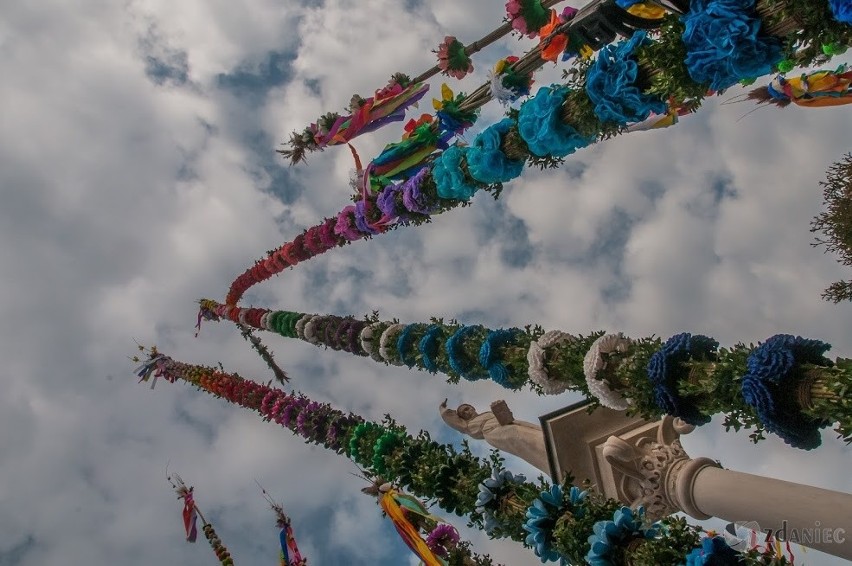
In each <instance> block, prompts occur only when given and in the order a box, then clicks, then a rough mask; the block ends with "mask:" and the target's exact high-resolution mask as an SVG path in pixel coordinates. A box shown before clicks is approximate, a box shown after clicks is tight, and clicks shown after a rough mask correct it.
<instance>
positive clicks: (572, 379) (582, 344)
mask: <svg viewBox="0 0 852 566" xmlns="http://www.w3.org/2000/svg"><path fill="white" fill-rule="evenodd" d="M604 334H605V332H604V331H603V330H600V331H597V332H593V333H592V334H590V335H588V336H583V335H582V334H579V335H577V336H576V338H577V339H576V340H571V341H568V342H565V343H562V344H559V345H558V346H554V347H552V348H548V349H547V358H546V360H545V363H544V365H545V368H546V370H547V375H548V376H551V377H553V378H554V379H558V380H559V381H564V382H566V383H568V384H569V387H570V388H571V389H573V390H575V391H580V392H582V393H583V395H585V396H586V397H588V398H592V395H591V393H589V387H588V386H587V385H586V377H585V374H584V373H583V360H584V359H585V357H586V353H587V352H588V351H589V348H591V346H592V343H593V342H594V341H595V340H597V339H598V338H600V337H601V336H603V335H604Z"/></svg>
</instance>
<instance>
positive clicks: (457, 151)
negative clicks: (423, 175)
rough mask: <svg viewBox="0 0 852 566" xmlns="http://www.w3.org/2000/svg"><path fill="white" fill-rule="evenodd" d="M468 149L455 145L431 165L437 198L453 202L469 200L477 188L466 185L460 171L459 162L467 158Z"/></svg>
mask: <svg viewBox="0 0 852 566" xmlns="http://www.w3.org/2000/svg"><path fill="white" fill-rule="evenodd" d="M467 152H468V148H467V147H460V146H457V145H454V146H451V147H448V148H447V149H446V150H444V152H443V153H442V154H441V156H440V157H438V158H437V159H436V160H435V163H434V165H432V179H433V180H434V181H435V186H436V187H437V190H438V196H439V197H441V198H446V199H453V200H464V201H467V200H470V197H472V196H473V194H474V193H475V192H476V191H478V190H479V187H477V186H476V185H473V184H471V183H468V182H467V181H465V179H464V173H463V172H462V170H461V160H462V158H465V157H466V156H467Z"/></svg>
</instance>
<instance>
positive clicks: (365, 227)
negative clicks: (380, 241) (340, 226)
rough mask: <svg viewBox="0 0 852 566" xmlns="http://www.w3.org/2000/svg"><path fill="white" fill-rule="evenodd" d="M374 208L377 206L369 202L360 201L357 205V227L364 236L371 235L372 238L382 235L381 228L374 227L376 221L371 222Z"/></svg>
mask: <svg viewBox="0 0 852 566" xmlns="http://www.w3.org/2000/svg"><path fill="white" fill-rule="evenodd" d="M373 206H375V205H374V203H372V202H370V201H367V200H359V201H358V202H356V203H355V227H356V228H358V230H359V231H360V232H361V233H362V234H369V235H370V236H375V235H376V234H381V233H382V229H381V228H377V227H375V226H374V224H375V221H373V220H370V214H371V210H372V208H373ZM376 220H378V219H376Z"/></svg>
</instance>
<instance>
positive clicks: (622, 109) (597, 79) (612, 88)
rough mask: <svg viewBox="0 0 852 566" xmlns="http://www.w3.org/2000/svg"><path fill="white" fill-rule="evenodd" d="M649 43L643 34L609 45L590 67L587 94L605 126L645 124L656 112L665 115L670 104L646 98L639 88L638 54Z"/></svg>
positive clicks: (637, 33)
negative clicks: (606, 123)
mask: <svg viewBox="0 0 852 566" xmlns="http://www.w3.org/2000/svg"><path fill="white" fill-rule="evenodd" d="M646 41H649V40H648V39H647V34H646V33H645V32H644V31H640V32H636V33H634V34H633V37H631V38H630V39H629V40H627V41H622V42H620V43H618V44H615V45H607V46H606V47H604V48H603V49H601V51H600V53H599V54H598V58H597V59H596V60H595V62H594V63H593V64H592V66H591V67H589V71H588V74H587V75H586V94H588V96H589V99H590V100H591V101H592V104H593V105H594V108H595V114H596V115H597V117H598V119H599V120H600V121H601V122H614V123H616V124H618V125H625V124H628V123H631V122H641V121H642V120H644V119H645V118H647V117H648V116H649V115H650V114H651V113H652V112H654V113H656V114H663V113H665V111H666V103H665V102H664V101H663V100H661V99H660V98H658V97H656V96H652V95H647V94H642V91H641V90H639V87H637V86H636V79H637V78H638V76H639V64H638V63H637V62H636V58H635V52H636V49H637V48H638V47H639V46H641V45H642V44H644V43H645V42H646Z"/></svg>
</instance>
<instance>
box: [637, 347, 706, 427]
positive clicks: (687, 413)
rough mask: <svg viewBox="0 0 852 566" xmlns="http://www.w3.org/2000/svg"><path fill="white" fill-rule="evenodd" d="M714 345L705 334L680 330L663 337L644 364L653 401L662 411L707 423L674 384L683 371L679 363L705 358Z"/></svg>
mask: <svg viewBox="0 0 852 566" xmlns="http://www.w3.org/2000/svg"><path fill="white" fill-rule="evenodd" d="M718 347H719V343H718V342H717V341H715V340H713V339H712V338H710V337H708V336H702V335H700V334H696V335H692V334H689V333H687V332H684V333H682V334H676V335H674V336H672V337H671V338H669V339H668V340H666V343H665V344H663V347H662V348H660V350H659V351H657V352H655V353H654V355H653V356H651V359H650V360H648V365H647V366H646V371H647V373H648V381H650V382H651V385H653V386H654V402H655V403H656V404H657V407H658V408H659V409H660V410H661V411H662V412H663V413H665V414H667V415H672V416H675V417H680V418H681V419H683V420H684V421H686V422H688V423H690V424H694V425H701V424H706V423H708V422H710V416H709V415H703V414H701V412H700V411H699V410H698V407H696V406H695V404H694V403H692V402H691V401H689V400H688V399H685V398H683V397H681V396H680V394H679V393H678V390H677V383H678V381H680V380H681V379H682V378H683V377H684V374H685V371H686V370H685V369H684V368H683V367H682V365H681V364H683V363H685V362H688V361H689V360H705V359H708V358H710V357H711V356H712V355H713V353H714V352H715V351H716V348H718Z"/></svg>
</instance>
